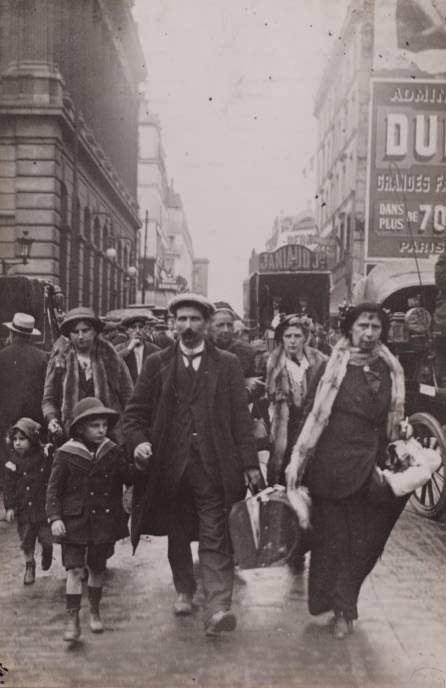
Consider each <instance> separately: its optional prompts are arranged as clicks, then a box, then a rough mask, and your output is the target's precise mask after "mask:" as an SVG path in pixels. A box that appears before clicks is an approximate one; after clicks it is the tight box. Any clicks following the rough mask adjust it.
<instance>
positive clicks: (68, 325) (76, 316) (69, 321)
mask: <svg viewBox="0 0 446 688" xmlns="http://www.w3.org/2000/svg"><path fill="white" fill-rule="evenodd" d="M80 320H85V321H86V322H91V324H92V325H93V327H94V329H95V330H96V332H100V331H101V330H103V329H104V323H103V322H102V320H100V319H99V318H98V317H97V315H96V314H95V312H94V311H93V310H92V309H91V308H85V306H79V307H78V308H72V309H71V310H70V311H68V313H66V315H65V317H64V319H63V322H62V325H61V326H60V331H61V332H62V334H63V335H65V337H69V336H70V332H71V330H72V328H73V326H74V324H75V323H77V322H79V321H80Z"/></svg>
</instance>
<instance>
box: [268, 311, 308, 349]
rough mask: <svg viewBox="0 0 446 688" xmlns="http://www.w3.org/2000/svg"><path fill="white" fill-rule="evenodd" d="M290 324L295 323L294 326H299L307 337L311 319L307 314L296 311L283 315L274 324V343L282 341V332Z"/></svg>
mask: <svg viewBox="0 0 446 688" xmlns="http://www.w3.org/2000/svg"><path fill="white" fill-rule="evenodd" d="M291 325H296V327H300V328H301V330H302V332H303V333H304V335H305V337H308V335H309V334H310V328H311V320H310V318H309V317H308V316H306V315H298V314H297V313H292V314H291V315H283V316H282V317H281V319H280V322H279V323H278V325H276V327H275V329H274V341H275V342H276V343H278V342H281V341H282V337H283V333H284V332H285V330H286V329H287V327H291Z"/></svg>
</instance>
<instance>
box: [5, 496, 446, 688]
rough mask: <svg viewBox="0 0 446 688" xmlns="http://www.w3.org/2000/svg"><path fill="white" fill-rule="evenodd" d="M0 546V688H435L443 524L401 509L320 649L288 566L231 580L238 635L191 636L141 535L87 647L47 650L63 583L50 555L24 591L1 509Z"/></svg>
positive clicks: (113, 571) (443, 671) (300, 579)
mask: <svg viewBox="0 0 446 688" xmlns="http://www.w3.org/2000/svg"><path fill="white" fill-rule="evenodd" d="M0 537H1V542H2V561H1V568H0V575H1V581H2V585H1V587H0V605H1V610H2V619H1V624H0V647H1V657H0V662H1V663H2V665H3V666H4V667H7V669H8V671H7V672H6V671H5V672H4V675H3V677H2V680H3V682H4V684H3V685H5V686H6V687H7V688H25V687H26V688H34V687H35V686H39V688H40V687H43V686H45V688H59V687H60V686H67V687H69V688H111V687H113V688H115V687H116V688H117V687H118V686H128V687H129V688H140V687H142V686H150V688H177V687H178V688H180V687H181V688H182V687H184V686H203V687H206V688H252V686H264V687H265V688H268V687H271V688H272V687H273V686H274V688H293V687H294V686H296V688H297V687H302V688H309V687H311V688H312V687H313V686H315V687H317V688H328V687H329V688H372V686H373V687H374V686H379V687H382V688H393V687H395V688H441V687H442V686H444V680H445V676H446V657H445V652H444V647H445V643H446V624H445V618H446V586H445V585H444V562H445V553H446V525H445V524H444V523H432V522H430V521H427V520H425V519H422V518H420V517H419V516H418V515H415V514H414V513H413V511H412V509H411V507H410V505H409V506H408V507H407V508H406V512H405V513H404V514H403V516H402V518H401V519H400V521H399V523H398V525H397V526H396V528H395V530H394V532H393V533H392V536H391V538H390V541H389V543H388V546H387V548H386V551H385V554H384V555H383V557H382V559H381V561H380V562H379V564H378V565H377V566H376V568H375V570H374V571H373V574H372V575H371V576H370V578H369V579H368V581H367V583H366V585H365V587H364V591H363V596H362V599H361V604H360V610H359V621H358V625H357V628H356V630H355V632H354V634H353V635H352V637H351V638H350V639H349V642H348V644H346V643H342V642H341V643H340V642H336V641H333V639H332V638H331V635H330V632H329V628H328V621H329V619H328V616H325V617H321V618H318V619H314V618H312V617H310V615H309V614H308V611H307V609H306V604H305V584H306V573H305V572H304V573H303V574H302V573H295V572H293V571H292V570H291V569H290V568H289V567H288V566H283V567H282V566H280V567H273V568H271V567H270V568H266V569H253V570H248V571H240V572H238V574H237V576H236V581H235V591H234V609H235V610H236V613H237V616H238V622H239V625H238V628H237V629H236V631H235V632H234V633H233V634H231V635H226V636H224V637H222V638H217V639H212V638H209V639H205V638H203V635H202V629H201V623H200V614H201V612H200V609H199V606H197V607H196V609H195V611H194V614H193V615H192V616H191V617H189V618H183V619H181V618H180V619H178V618H176V617H175V616H174V615H173V613H172V603H173V600H174V596H175V592H174V588H173V585H172V583H171V582H170V574H169V571H168V566H167V560H166V541H165V538H151V539H149V538H145V539H144V541H143V542H142V543H141V544H140V547H139V548H138V551H137V553H136V555H135V557H133V556H132V553H131V545H130V543H129V542H128V541H122V542H118V543H117V545H116V554H115V556H114V558H113V559H112V562H111V564H110V567H109V569H108V571H107V579H108V580H107V592H106V596H105V600H104V605H105V606H106V609H104V613H103V621H104V624H105V633H104V634H102V635H97V636H94V635H93V634H92V633H91V632H90V630H89V629H88V628H87V627H86V624H85V629H83V636H81V639H80V641H79V642H78V643H77V644H76V645H75V646H68V647H67V646H65V645H64V644H63V643H61V642H60V639H59V627H60V625H61V624H62V623H63V610H62V607H61V605H62V599H63V589H64V577H65V574H64V570H63V568H62V566H61V564H60V553H59V548H56V549H55V554H54V556H55V559H56V561H55V562H54V564H53V568H52V569H51V571H49V572H48V573H43V574H40V573H39V577H38V580H37V581H36V584H35V585H34V588H33V589H32V590H30V589H29V588H28V589H27V588H25V587H24V586H23V584H22V580H21V575H19V574H21V557H20V553H19V552H18V549H17V547H16V542H15V539H16V533H15V529H14V528H12V527H11V526H9V525H8V524H6V523H5V521H4V512H0ZM48 600H50V603H48ZM197 602H198V603H199V602H200V597H199V594H198V595H197ZM86 614H87V612H86V610H85V609H84V610H82V611H81V615H82V617H83V618H86Z"/></svg>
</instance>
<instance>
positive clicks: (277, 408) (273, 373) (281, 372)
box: [265, 344, 327, 474]
mask: <svg viewBox="0 0 446 688" xmlns="http://www.w3.org/2000/svg"><path fill="white" fill-rule="evenodd" d="M304 355H305V357H306V358H307V360H308V363H309V368H308V370H307V372H306V376H308V382H309V380H310V379H311V374H312V372H313V371H314V370H315V369H317V367H318V366H319V365H320V364H321V363H322V362H323V361H326V360H327V357H326V356H325V354H323V353H321V352H320V351H319V350H318V349H313V348H312V347H310V346H306V345H305V346H304ZM265 386H266V393H267V396H268V399H269V400H270V402H271V404H270V420H271V440H272V448H271V458H270V460H271V461H272V464H273V465H274V466H275V467H276V470H277V471H278V474H279V473H280V469H281V466H282V465H283V461H284V456H285V451H286V448H287V444H288V421H289V417H290V406H291V404H292V403H293V394H292V390H291V386H292V383H291V380H290V375H289V372H288V370H287V367H286V354H285V351H284V348H283V345H282V344H279V345H278V346H277V347H276V348H275V349H273V351H272V352H271V355H270V357H269V359H268V362H267V366H266V385H265ZM306 386H307V379H305V380H304V389H303V399H302V402H303V401H304V398H305V394H306Z"/></svg>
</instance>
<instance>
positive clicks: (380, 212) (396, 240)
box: [366, 79, 446, 260]
mask: <svg viewBox="0 0 446 688" xmlns="http://www.w3.org/2000/svg"><path fill="white" fill-rule="evenodd" d="M371 89H372V94H371V104H370V136H369V153H368V166H369V169H368V184H367V220H366V232H367V259H368V260H375V259H378V258H397V257H400V258H407V257H409V256H410V255H413V254H416V255H417V256H420V257H429V255H434V254H438V253H443V251H444V250H445V249H446V83H445V82H443V81H437V80H421V81H419V80H418V79H417V80H410V79H407V80H406V79H398V80H393V79H372V84H371Z"/></svg>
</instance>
